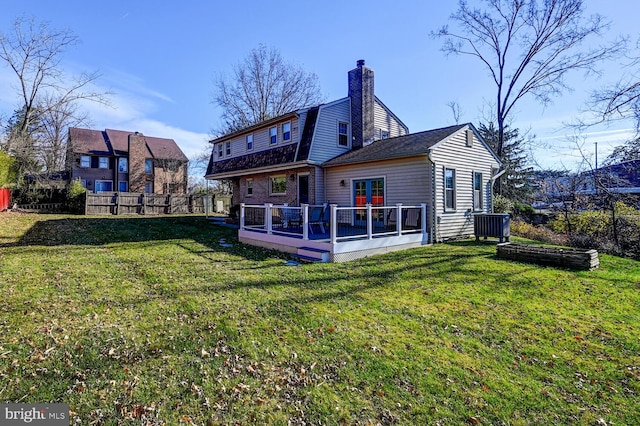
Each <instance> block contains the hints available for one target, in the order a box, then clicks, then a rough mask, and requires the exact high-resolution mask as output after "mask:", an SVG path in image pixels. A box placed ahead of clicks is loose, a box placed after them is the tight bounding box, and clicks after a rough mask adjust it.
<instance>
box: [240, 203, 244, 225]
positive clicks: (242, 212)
mask: <svg viewBox="0 0 640 426" xmlns="http://www.w3.org/2000/svg"><path fill="white" fill-rule="evenodd" d="M240 229H241V230H243V231H244V203H240Z"/></svg>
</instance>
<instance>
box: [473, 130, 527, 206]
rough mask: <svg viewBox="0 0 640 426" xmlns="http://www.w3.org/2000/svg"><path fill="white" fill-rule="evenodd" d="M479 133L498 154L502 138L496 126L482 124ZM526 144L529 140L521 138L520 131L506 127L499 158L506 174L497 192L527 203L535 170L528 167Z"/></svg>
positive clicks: (501, 178) (500, 179)
mask: <svg viewBox="0 0 640 426" xmlns="http://www.w3.org/2000/svg"><path fill="white" fill-rule="evenodd" d="M478 132H479V133H480V136H482V138H483V139H484V141H485V142H487V144H489V146H490V147H491V149H492V150H493V151H494V152H497V148H498V146H499V143H500V137H499V130H498V128H497V127H496V125H495V124H494V123H492V122H490V123H487V124H485V123H480V127H479V128H478ZM526 144H527V140H526V139H525V138H523V137H522V136H520V131H519V130H518V129H511V128H510V127H509V126H506V127H505V131H504V145H503V149H502V155H500V156H499V157H500V160H501V161H502V168H503V169H504V170H505V173H504V174H503V175H502V176H501V177H500V178H499V181H498V184H497V185H496V192H497V193H498V194H500V195H502V196H503V197H505V198H508V199H510V200H512V201H519V202H526V201H527V200H528V199H529V197H530V195H531V192H532V188H531V178H532V177H533V168H532V167H530V166H528V165H527V160H528V158H527V154H526Z"/></svg>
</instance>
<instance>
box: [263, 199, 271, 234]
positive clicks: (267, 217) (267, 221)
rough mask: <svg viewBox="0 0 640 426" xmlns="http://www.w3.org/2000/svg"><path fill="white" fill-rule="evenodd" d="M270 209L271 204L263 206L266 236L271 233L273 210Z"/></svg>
mask: <svg viewBox="0 0 640 426" xmlns="http://www.w3.org/2000/svg"><path fill="white" fill-rule="evenodd" d="M271 207H273V204H272V203H265V204H264V226H265V227H266V228H267V234H272V233H273V232H272V231H273V229H272V226H273V210H272V209H271Z"/></svg>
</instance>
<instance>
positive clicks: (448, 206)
mask: <svg viewBox="0 0 640 426" xmlns="http://www.w3.org/2000/svg"><path fill="white" fill-rule="evenodd" d="M444 208H445V210H455V208H456V171H455V170H453V169H444Z"/></svg>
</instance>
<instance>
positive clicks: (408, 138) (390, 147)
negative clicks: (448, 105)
mask: <svg viewBox="0 0 640 426" xmlns="http://www.w3.org/2000/svg"><path fill="white" fill-rule="evenodd" d="M465 126H467V124H458V125H455V126H449V127H443V128H441V129H434V130H427V131H425V132H419V133H412V134H409V135H404V136H398V137H395V138H389V139H380V140H377V141H375V142H373V143H372V144H370V145H367V146H365V147H362V148H360V149H355V150H351V151H349V152H346V153H344V154H342V155H339V156H337V157H335V158H332V159H331V160H329V161H326V162H325V163H323V164H322V165H323V166H325V167H331V166H340V165H344V164H356V163H366V162H369V161H378V160H388V159H391V158H403V157H411V156H414V155H420V154H426V153H427V152H428V151H429V149H430V148H432V147H433V146H434V145H436V144H437V143H438V142H441V141H443V140H445V139H446V138H448V137H449V136H451V135H453V134H454V133H456V132H458V131H459V130H460V129H462V128H464V127H465Z"/></svg>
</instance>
